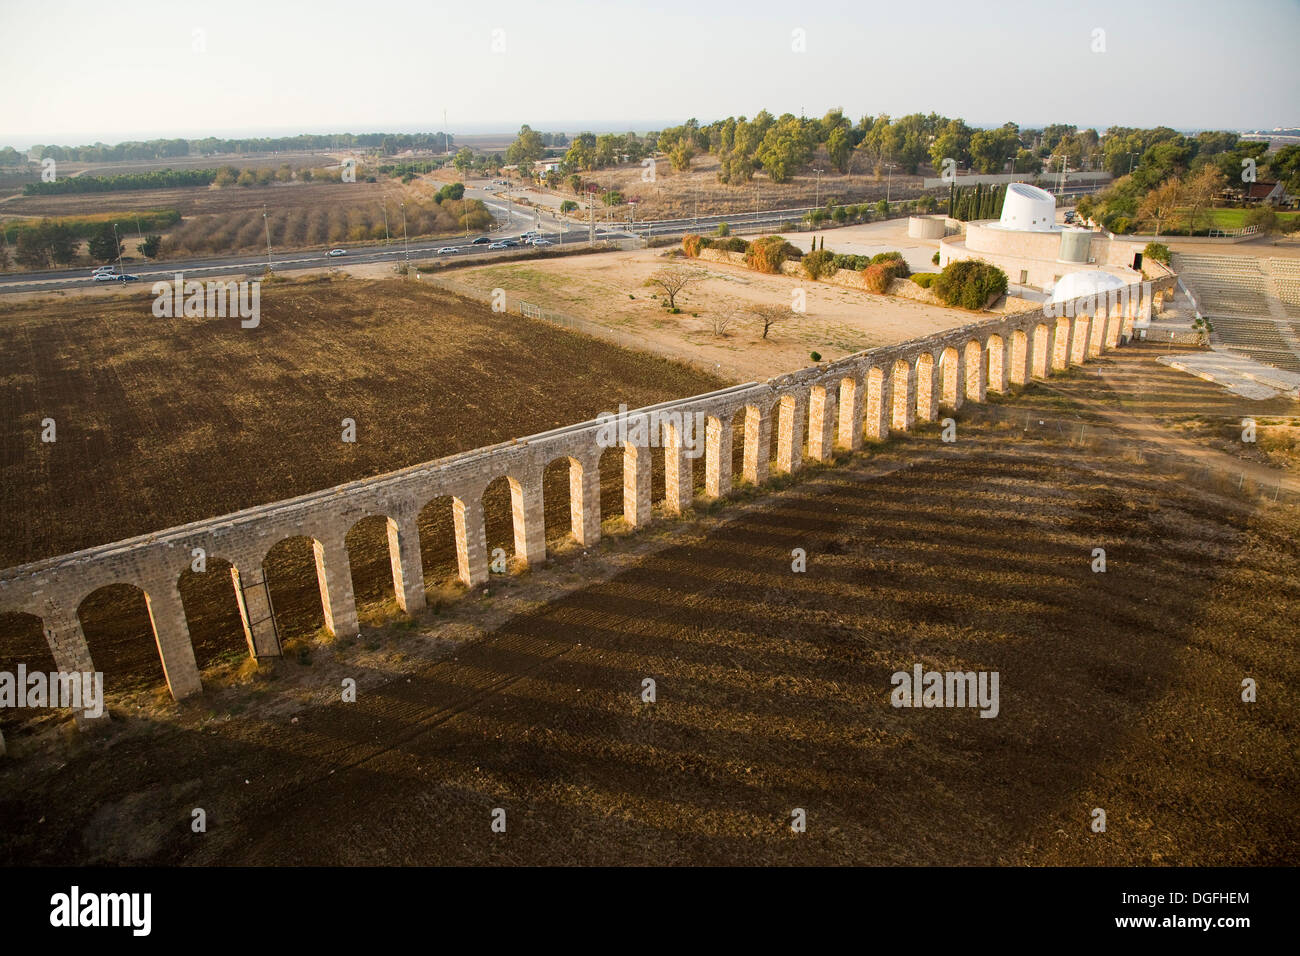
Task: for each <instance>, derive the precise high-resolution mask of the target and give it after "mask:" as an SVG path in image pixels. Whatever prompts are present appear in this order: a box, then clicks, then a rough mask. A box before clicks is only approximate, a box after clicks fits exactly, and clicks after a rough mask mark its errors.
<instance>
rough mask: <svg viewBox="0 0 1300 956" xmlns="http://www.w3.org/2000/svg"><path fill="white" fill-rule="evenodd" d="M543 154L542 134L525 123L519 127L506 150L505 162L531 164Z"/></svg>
mask: <svg viewBox="0 0 1300 956" xmlns="http://www.w3.org/2000/svg"><path fill="white" fill-rule="evenodd" d="M545 155H546V144H545V143H543V142H542V134H541V133H539V132H537V131H536V130H535V129H533V128H532V127H530V126H529V125H528V124H527V123H525V124H524V125H523V126H521V127H519V135H518V136H516V137H515V141H514V142H513V143H511V144H510V146H509V148H508V149H507V150H506V163H508V164H517V165H520V166H531V165H532V164H533V163H535V162H536V161H537V160H539V159H541V158H542V157H543V156H545Z"/></svg>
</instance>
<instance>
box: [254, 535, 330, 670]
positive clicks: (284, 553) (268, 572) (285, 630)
mask: <svg viewBox="0 0 1300 956" xmlns="http://www.w3.org/2000/svg"><path fill="white" fill-rule="evenodd" d="M262 573H263V576H264V577H265V579H266V586H267V591H268V593H269V594H270V596H271V611H272V614H273V615H274V617H275V626H276V629H277V630H278V631H279V634H280V641H281V644H282V645H283V644H284V643H286V642H288V641H292V640H298V639H302V638H308V637H312V636H314V635H316V634H318V633H319V632H320V631H321V629H323V628H324V629H327V630H328V629H329V620H330V615H329V610H328V609H329V606H330V599H329V590H328V588H327V586H326V577H325V548H324V546H323V545H322V544H321V542H320V541H319V540H318V539H316V538H315V537H312V536H310V535H292V536H290V537H287V538H281V539H280V540H279V541H277V542H276V543H275V544H273V545H272V546H271V547H270V548H269V549H267V552H266V555H265V556H264V557H263V558H262Z"/></svg>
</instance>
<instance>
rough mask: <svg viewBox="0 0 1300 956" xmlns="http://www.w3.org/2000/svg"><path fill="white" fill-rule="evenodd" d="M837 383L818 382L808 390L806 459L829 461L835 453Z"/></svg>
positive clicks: (837, 415)
mask: <svg viewBox="0 0 1300 956" xmlns="http://www.w3.org/2000/svg"><path fill="white" fill-rule="evenodd" d="M838 397H839V383H838V382H819V383H817V384H815V385H813V386H812V387H811V388H809V389H808V442H807V445H808V452H807V454H808V458H809V459H811V460H812V461H830V460H831V457H832V456H833V455H834V451H835V434H836V431H837V430H838V425H839V414H838V412H837V410H836V399H837V398H838Z"/></svg>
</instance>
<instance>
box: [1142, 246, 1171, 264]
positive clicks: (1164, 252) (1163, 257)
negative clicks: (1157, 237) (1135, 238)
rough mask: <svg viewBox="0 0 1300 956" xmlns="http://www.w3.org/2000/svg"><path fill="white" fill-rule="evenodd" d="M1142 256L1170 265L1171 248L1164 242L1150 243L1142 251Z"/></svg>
mask: <svg viewBox="0 0 1300 956" xmlns="http://www.w3.org/2000/svg"><path fill="white" fill-rule="evenodd" d="M1142 255H1144V256H1146V258H1148V259H1154V260H1156V262H1163V263H1164V264H1165V265H1169V247H1168V246H1166V245H1165V244H1164V243H1163V242H1148V243H1147V245H1146V248H1145V249H1143V250H1142Z"/></svg>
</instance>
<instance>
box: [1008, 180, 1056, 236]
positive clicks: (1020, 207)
mask: <svg viewBox="0 0 1300 956" xmlns="http://www.w3.org/2000/svg"><path fill="white" fill-rule="evenodd" d="M998 228H1000V229H1011V230H1014V231H1016V232H1054V231H1056V229H1057V225H1056V199H1055V197H1053V196H1052V194H1051V193H1049V192H1047V191H1046V190H1043V189H1039V188H1038V187H1037V186H1031V185H1029V184H1028V183H1010V184H1008V186H1007V195H1006V198H1005V199H1003V200H1002V218H1001V219H999V220H998Z"/></svg>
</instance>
